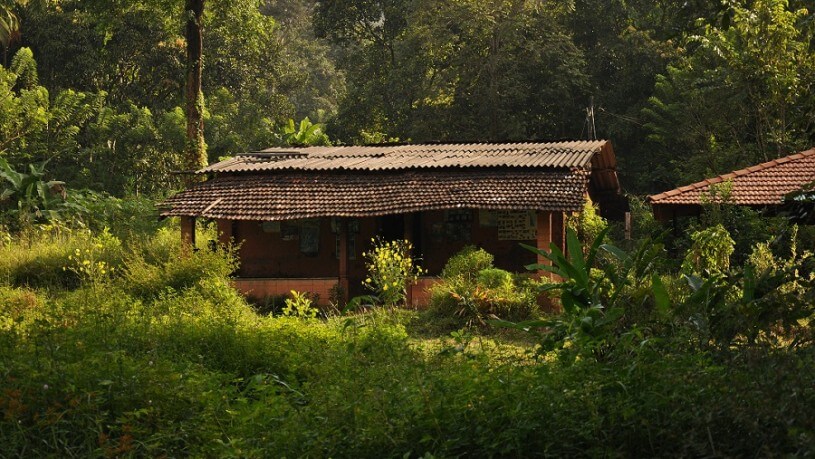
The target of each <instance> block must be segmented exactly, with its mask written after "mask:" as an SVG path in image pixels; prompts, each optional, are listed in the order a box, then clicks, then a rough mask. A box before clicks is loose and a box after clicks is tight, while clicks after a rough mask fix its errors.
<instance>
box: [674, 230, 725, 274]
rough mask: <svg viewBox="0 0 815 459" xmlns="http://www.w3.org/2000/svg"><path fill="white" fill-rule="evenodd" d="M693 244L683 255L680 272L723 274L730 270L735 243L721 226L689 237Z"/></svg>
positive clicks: (697, 232)
mask: <svg viewBox="0 0 815 459" xmlns="http://www.w3.org/2000/svg"><path fill="white" fill-rule="evenodd" d="M691 240H692V241H693V244H692V246H691V248H690V250H688V253H687V255H685V261H684V262H683V263H682V271H684V272H685V273H688V274H690V273H703V272H710V273H714V274H719V273H724V272H727V270H728V269H729V268H730V255H732V254H733V250H734V247H735V244H736V243H735V241H733V238H731V237H730V233H728V232H727V230H726V229H725V227H724V226H722V225H721V224H719V225H716V226H711V227H709V228H705V229H703V230H700V231H696V232H695V233H693V234H692V235H691Z"/></svg>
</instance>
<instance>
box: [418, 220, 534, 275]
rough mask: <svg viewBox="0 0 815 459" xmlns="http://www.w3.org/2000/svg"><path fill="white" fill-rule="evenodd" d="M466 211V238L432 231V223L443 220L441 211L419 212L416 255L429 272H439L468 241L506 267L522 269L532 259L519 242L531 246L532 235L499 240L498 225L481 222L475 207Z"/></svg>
mask: <svg viewBox="0 0 815 459" xmlns="http://www.w3.org/2000/svg"><path fill="white" fill-rule="evenodd" d="M470 212H471V221H470V222H469V224H466V225H461V226H464V227H466V228H468V229H469V238H466V237H462V238H456V237H452V238H451V237H448V236H447V235H444V236H441V237H439V235H438V231H434V229H433V227H434V225H444V224H445V223H446V222H445V212H444V211H432V212H425V213H423V214H422V215H421V217H420V219H421V222H422V225H421V226H422V234H421V247H420V248H421V253H420V254H419V255H420V256H421V257H422V266H423V267H424V268H425V269H427V270H429V271H430V273H429V274H430V275H439V274H440V273H441V270H442V269H443V268H444V265H445V264H446V263H447V260H449V259H450V257H452V256H453V255H455V254H456V253H457V252H459V251H460V250H461V249H463V248H464V247H465V246H468V245H474V246H476V247H480V248H483V249H484V250H486V251H487V252H489V253H491V254H492V255H493V256H495V266H496V267H498V268H501V269H506V270H507V271H514V272H524V271H525V270H526V269H525V268H524V266H526V265H528V264H530V263H535V261H536V258H535V255H534V254H533V253H532V252H529V251H528V250H526V249H524V248H523V247H521V246H520V244H521V243H524V244H528V245H531V246H534V245H535V243H536V241H535V240H534V239H530V240H518V241H499V240H498V229H497V228H495V227H487V226H481V225H480V224H479V217H478V211H477V210H473V211H470ZM464 236H466V235H464ZM457 239H458V240H457Z"/></svg>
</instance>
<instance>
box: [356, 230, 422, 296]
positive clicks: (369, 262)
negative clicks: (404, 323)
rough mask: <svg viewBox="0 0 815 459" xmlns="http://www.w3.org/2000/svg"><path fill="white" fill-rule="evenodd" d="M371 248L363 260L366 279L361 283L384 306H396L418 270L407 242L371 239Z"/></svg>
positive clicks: (417, 273)
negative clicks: (366, 270)
mask: <svg viewBox="0 0 815 459" xmlns="http://www.w3.org/2000/svg"><path fill="white" fill-rule="evenodd" d="M371 242H372V243H373V245H374V247H373V249H371V251H370V252H364V253H363V254H362V256H363V257H365V267H366V268H368V277H367V278H366V279H365V281H364V282H363V283H362V284H363V285H364V286H365V288H367V289H368V290H370V291H371V292H373V293H374V295H376V296H377V298H378V299H379V301H380V302H382V304H384V305H385V306H396V305H397V304H399V303H403V302H404V301H405V298H406V297H407V286H408V285H410V284H413V283H415V282H416V279H418V278H419V276H420V275H421V274H422V269H421V268H420V267H419V266H417V265H416V263H415V261H414V259H413V257H412V256H411V252H412V250H413V245H412V244H411V243H410V242H409V241H405V240H396V241H384V240H381V239H371Z"/></svg>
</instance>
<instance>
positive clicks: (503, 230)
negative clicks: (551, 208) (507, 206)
mask: <svg viewBox="0 0 815 459" xmlns="http://www.w3.org/2000/svg"><path fill="white" fill-rule="evenodd" d="M496 214H497V215H496V223H497V226H498V240H500V241H531V240H534V239H537V237H538V231H537V217H536V215H535V212H534V211H500V212H497V213H496Z"/></svg>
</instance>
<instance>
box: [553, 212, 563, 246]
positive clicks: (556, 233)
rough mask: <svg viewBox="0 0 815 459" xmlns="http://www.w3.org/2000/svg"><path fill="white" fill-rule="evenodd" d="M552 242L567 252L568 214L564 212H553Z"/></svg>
mask: <svg viewBox="0 0 815 459" xmlns="http://www.w3.org/2000/svg"><path fill="white" fill-rule="evenodd" d="M552 242H554V243H555V245H556V246H557V248H559V249H560V250H561V251H563V253H566V214H565V213H563V212H554V213H552Z"/></svg>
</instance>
